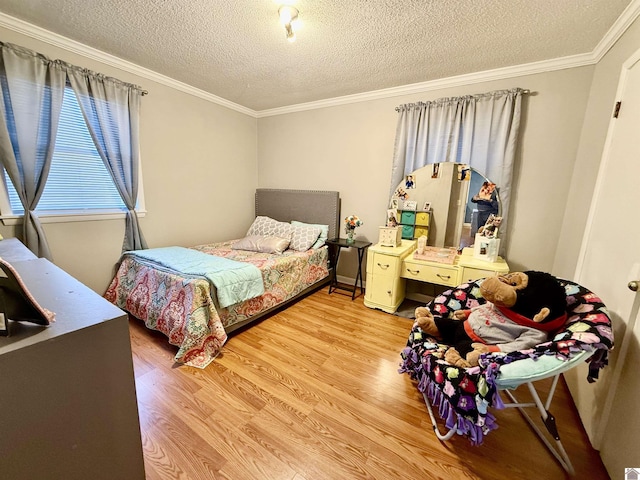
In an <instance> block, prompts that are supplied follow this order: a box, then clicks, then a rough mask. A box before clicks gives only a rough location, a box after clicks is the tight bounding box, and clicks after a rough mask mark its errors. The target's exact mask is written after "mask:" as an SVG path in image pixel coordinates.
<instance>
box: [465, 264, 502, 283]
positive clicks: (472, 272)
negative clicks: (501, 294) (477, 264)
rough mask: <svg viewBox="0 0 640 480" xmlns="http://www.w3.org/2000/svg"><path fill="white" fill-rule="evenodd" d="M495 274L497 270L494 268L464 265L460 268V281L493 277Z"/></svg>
mask: <svg viewBox="0 0 640 480" xmlns="http://www.w3.org/2000/svg"><path fill="white" fill-rule="evenodd" d="M497 274H498V272H496V271H495V270H483V269H480V268H469V267H464V268H463V269H462V282H472V281H473V280H478V279H480V278H487V277H493V276H494V275H497Z"/></svg>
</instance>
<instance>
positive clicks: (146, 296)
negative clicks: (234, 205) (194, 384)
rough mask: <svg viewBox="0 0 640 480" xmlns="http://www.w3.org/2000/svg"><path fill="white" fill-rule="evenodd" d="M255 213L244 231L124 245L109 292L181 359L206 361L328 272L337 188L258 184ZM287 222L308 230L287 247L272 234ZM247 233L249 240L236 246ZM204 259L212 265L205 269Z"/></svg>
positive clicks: (314, 285) (327, 276)
mask: <svg viewBox="0 0 640 480" xmlns="http://www.w3.org/2000/svg"><path fill="white" fill-rule="evenodd" d="M255 215H256V219H255V220H254V222H253V224H252V225H251V227H250V228H249V230H248V231H247V236H246V237H245V238H244V239H233V240H228V241H224V242H216V243H211V244H206V245H198V246H194V247H190V248H181V247H164V248H158V249H148V250H143V251H135V252H125V254H123V256H122V259H121V263H120V266H119V268H118V270H117V272H116V275H115V276H114V278H113V280H112V281H111V284H110V285H109V287H108V288H107V291H106V293H105V298H106V299H107V300H109V301H110V302H111V303H113V304H115V305H117V306H118V307H120V308H122V309H123V310H125V311H126V312H128V313H129V314H130V315H131V316H133V317H135V318H137V319H139V320H141V321H143V322H144V323H145V325H146V327H147V328H149V329H152V330H158V331H160V332H162V333H163V334H165V335H166V336H167V338H168V341H169V343H170V344H172V345H175V346H177V347H178V351H177V353H176V355H175V358H174V359H175V361H176V362H178V363H182V364H186V365H189V366H193V367H198V368H205V367H206V366H207V365H209V364H210V363H211V362H212V361H213V360H214V359H215V357H216V356H217V355H218V353H219V352H220V350H221V348H222V346H223V345H224V343H225V342H226V340H227V338H228V335H229V334H230V333H232V332H234V331H236V330H238V329H240V328H242V327H244V326H246V325H248V324H250V323H252V322H255V321H256V320H258V319H262V318H264V317H265V316H266V315H268V314H270V313H272V312H273V311H274V310H276V309H279V308H283V307H284V306H286V305H288V304H290V303H292V302H294V301H296V300H297V299H299V298H301V297H302V296H304V295H306V294H308V293H309V292H311V291H314V290H316V289H318V288H321V287H323V286H324V285H326V284H327V283H328V282H329V280H330V273H331V272H329V266H328V251H327V248H328V247H327V246H326V245H322V244H323V240H324V239H326V238H335V237H337V236H338V229H339V221H340V197H339V194H338V192H335V191H319V190H283V189H257V190H256V194H255ZM286 224H289V225H291V224H293V225H294V226H295V230H296V232H297V233H298V234H300V232H302V233H304V234H305V235H306V234H308V235H306V236H304V237H302V236H301V235H297V238H298V241H297V245H294V242H293V240H292V243H291V244H288V243H287V245H289V247H290V248H287V249H286V250H285V249H283V248H282V247H283V245H282V242H280V241H278V242H274V241H275V240H277V239H278V238H280V237H284V236H285V235H284V234H282V232H279V231H278V230H277V228H285V229H286V228H287V227H286ZM320 225H322V226H324V227H320V230H321V234H320V235H319V237H318V238H317V239H313V242H311V241H310V238H311V236H312V235H314V234H315V232H316V231H317V229H316V227H318V226H320ZM312 227H313V228H312ZM325 227H326V228H325ZM273 228H276V230H273ZM287 231H288V230H287ZM272 234H273V235H272ZM276 234H278V235H280V237H278V235H276ZM301 238H302V241H300V239H301ZM241 240H242V241H243V243H245V244H247V240H249V242H248V244H249V245H250V247H243V249H238V246H239V245H240V243H238V242H240V241H241ZM307 243H313V245H312V247H311V248H306V245H307ZM265 245H266V247H265ZM294 246H296V248H297V250H294V249H293V247H294ZM244 248H248V249H244ZM300 248H304V250H300ZM255 250H258V251H255ZM273 252H275V253H273ZM279 252H281V253H279ZM205 264H207V265H208V266H209V267H211V268H208V269H207V270H206V272H205V269H204V266H203V265H205ZM209 264H210V265H209ZM228 268H231V269H232V272H227V271H226V270H227V269H228ZM218 270H219V272H218ZM211 272H214V273H211ZM256 272H257V273H256ZM218 273H219V274H220V275H218ZM256 276H257V277H258V280H259V282H257V281H256ZM240 279H242V282H241V281H240ZM245 280H246V281H245ZM247 282H249V283H251V285H250V286H249V287H247V286H246V285H247ZM256 283H260V284H261V285H259V286H258V285H256ZM256 288H262V290H261V291H256V290H255V289H256Z"/></svg>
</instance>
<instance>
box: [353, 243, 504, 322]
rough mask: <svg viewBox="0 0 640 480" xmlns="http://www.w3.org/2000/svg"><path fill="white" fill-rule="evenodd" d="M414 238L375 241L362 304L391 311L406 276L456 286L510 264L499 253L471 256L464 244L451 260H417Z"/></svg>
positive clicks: (399, 298)
mask: <svg viewBox="0 0 640 480" xmlns="http://www.w3.org/2000/svg"><path fill="white" fill-rule="evenodd" d="M416 245H417V242H416V241H415V240H402V244H401V245H399V246H397V247H384V246H381V245H379V244H378V245H374V246H372V247H369V251H368V255H367V290H366V293H365V297H364V304H365V305H366V306H367V307H370V308H377V309H379V310H382V311H384V312H387V313H394V312H395V311H396V310H397V309H398V307H399V306H400V304H401V303H402V301H403V300H404V296H405V285H406V279H410V280H417V281H419V282H429V283H434V284H436V285H443V286H447V287H455V286H457V285H460V284H461V283H464V282H467V281H471V280H477V279H479V278H484V277H488V276H491V275H497V274H501V273H507V272H508V271H509V266H508V265H507V262H505V261H504V259H502V258H500V257H498V260H497V261H495V262H485V261H482V260H478V259H476V258H474V257H473V249H471V248H465V249H463V251H462V254H461V255H456V257H455V259H454V262H453V263H452V264H446V263H438V262H433V261H427V260H418V259H415V258H414V257H413V253H414V251H415V249H416Z"/></svg>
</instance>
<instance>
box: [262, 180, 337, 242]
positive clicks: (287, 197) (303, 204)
mask: <svg viewBox="0 0 640 480" xmlns="http://www.w3.org/2000/svg"><path fill="white" fill-rule="evenodd" d="M258 215H265V216H267V217H271V218H273V219H275V220H278V221H280V222H290V221H291V220H298V221H300V222H304V223H317V224H321V225H329V238H335V237H338V236H339V234H340V194H339V193H338V192H333V191H323V190H282V189H272V188H258V189H257V190H256V216H258Z"/></svg>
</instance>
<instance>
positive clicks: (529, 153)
mask: <svg viewBox="0 0 640 480" xmlns="http://www.w3.org/2000/svg"><path fill="white" fill-rule="evenodd" d="M592 74H593V67H580V68H572V69H567V70H560V71H556V72H549V73H542V74H536V75H530V76H525V77H521V78H516V79H509V80H499V81H491V82H485V83H481V84H476V85H469V86H463V87H456V88H449V89H441V90H437V91H431V92H426V93H421V94H414V95H405V96H398V97H393V98H387V99H381V100H371V101H366V102H360V103H354V104H350V105H344V106H336V107H329V108H322V109H317V110H310V111H305V112H298V113H291V114H285V115H278V116H272V117H265V118H260V119H259V120H258V183H259V185H260V187H274V188H275V187H278V188H292V187H299V188H319V189H331V190H338V191H340V196H341V198H342V216H343V217H344V216H346V215H349V214H357V215H358V216H360V217H361V218H362V219H363V220H364V222H365V224H364V225H363V226H362V227H360V228H359V229H358V230H357V234H358V238H361V239H368V240H369V241H372V242H374V243H375V242H376V241H377V238H378V226H380V225H382V224H383V222H384V218H385V211H386V206H387V202H388V198H389V189H390V181H391V161H392V156H393V146H394V138H395V128H396V120H397V113H396V112H395V110H394V109H395V107H396V106H397V105H400V104H402V103H407V102H412V101H418V100H433V99H436V98H440V97H446V96H457V95H464V94H472V93H480V92H487V91H491V90H496V89H501V88H511V87H522V88H527V89H530V90H531V91H532V92H533V94H532V95H530V96H527V97H526V98H525V100H524V102H523V112H522V120H523V122H522V128H521V138H522V141H521V148H520V150H519V152H518V159H517V165H516V168H515V173H514V195H513V200H512V207H511V212H510V226H509V232H508V235H509V238H510V240H509V242H508V245H507V250H506V257H507V259H508V261H509V264H510V266H511V268H512V269H514V270H523V269H538V270H544V271H552V268H553V262H554V258H555V253H556V246H557V242H558V237H559V235H560V231H561V229H562V220H563V214H564V207H565V204H566V203H567V198H568V193H569V185H570V180H571V175H572V172H573V167H574V161H575V157H576V152H577V149H578V143H579V139H580V132H581V127H582V123H583V117H584V112H585V107H586V104H587V100H588V96H589V89H590V86H591V77H592ZM350 253H351V256H349V253H347V255H345V257H346V260H345V261H344V262H343V261H341V265H340V268H339V274H341V275H344V276H346V277H354V276H355V274H354V273H353V272H354V270H353V269H354V266H355V263H354V262H355V258H354V256H355V254H353V252H350Z"/></svg>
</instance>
